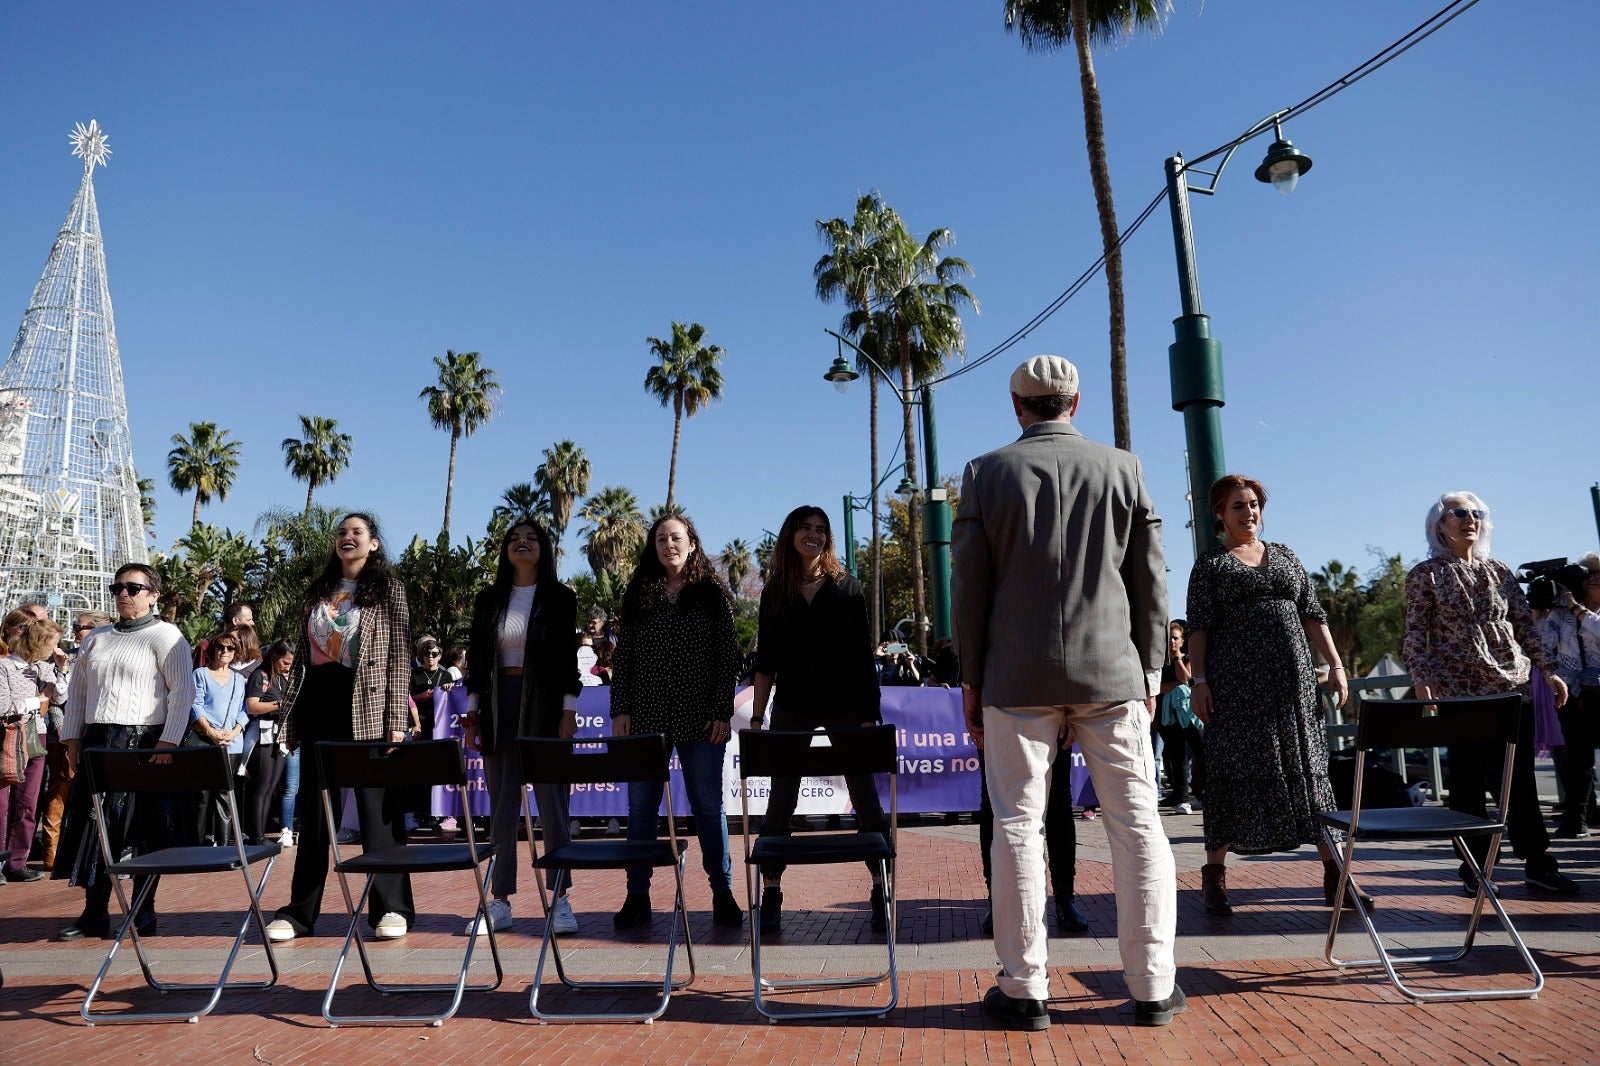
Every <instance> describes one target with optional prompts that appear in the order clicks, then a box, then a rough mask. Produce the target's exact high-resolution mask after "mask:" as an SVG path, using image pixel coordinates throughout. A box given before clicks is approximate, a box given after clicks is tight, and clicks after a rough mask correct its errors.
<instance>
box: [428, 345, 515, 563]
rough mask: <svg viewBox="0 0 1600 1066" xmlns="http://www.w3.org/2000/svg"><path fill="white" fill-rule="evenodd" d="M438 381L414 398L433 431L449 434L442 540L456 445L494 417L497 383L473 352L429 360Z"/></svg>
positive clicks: (447, 519)
mask: <svg viewBox="0 0 1600 1066" xmlns="http://www.w3.org/2000/svg"><path fill="white" fill-rule="evenodd" d="M433 365H434V368H435V370H436V371H437V372H438V381H437V382H435V383H434V384H432V385H428V386H426V387H425V388H424V389H423V390H422V391H421V392H419V393H418V394H417V398H418V399H419V400H426V401H427V402H428V418H429V420H430V421H432V423H433V426H434V428H435V429H442V430H445V431H446V432H448V433H449V434H450V468H449V472H448V473H447V474H446V476H445V484H444V524H443V525H442V526H441V527H440V531H441V532H443V533H444V534H445V535H446V537H448V536H449V533H450V497H451V495H452V493H454V491H455V485H456V445H457V444H458V443H460V441H461V438H462V437H470V436H472V435H473V434H474V433H476V432H478V430H479V429H481V428H482V427H483V425H484V424H485V423H486V422H488V421H489V419H491V418H493V417H494V410H495V405H496V403H497V401H498V399H499V397H500V382H499V380H498V379H497V378H496V377H495V373H494V371H493V370H490V369H489V368H488V367H486V366H484V365H483V363H482V357H481V356H480V355H479V354H478V353H477V352H461V353H457V352H454V351H451V350H449V349H446V350H445V353H444V358H443V359H440V358H439V357H438V356H437V355H436V356H434V357H433Z"/></svg>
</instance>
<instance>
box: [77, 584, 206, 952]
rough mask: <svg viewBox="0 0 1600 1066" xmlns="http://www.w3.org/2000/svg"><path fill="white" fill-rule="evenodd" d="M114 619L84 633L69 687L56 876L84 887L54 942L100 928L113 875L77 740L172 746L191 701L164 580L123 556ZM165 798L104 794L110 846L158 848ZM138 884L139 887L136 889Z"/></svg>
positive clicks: (152, 920)
mask: <svg viewBox="0 0 1600 1066" xmlns="http://www.w3.org/2000/svg"><path fill="white" fill-rule="evenodd" d="M111 594H112V596H113V597H114V598H115V600H116V606H117V621H116V622H115V623H114V624H113V625H109V626H102V627H101V628H99V629H96V630H94V631H92V632H91V633H90V634H89V635H88V637H86V638H85V639H84V641H83V646H82V649H81V650H80V651H79V653H78V662H77V665H76V667H75V668H74V669H73V671H72V681H71V684H70V686H69V688H68V691H67V708H66V720H65V722H64V723H63V725H62V727H61V742H62V743H63V744H64V745H65V746H66V749H67V765H68V768H69V773H70V774H72V775H74V778H75V783H74V787H73V790H72V795H71V797H70V798H69V799H68V801H67V819H66V825H65V826H64V828H63V832H62V842H61V852H60V854H61V856H62V857H64V861H58V862H57V863H56V866H55V876H56V877H71V878H72V880H73V883H74V884H76V885H78V886H79V887H81V888H82V889H83V890H84V900H83V912H82V913H81V914H79V915H78V917H77V919H76V920H74V921H73V923H72V924H71V925H69V926H67V927H66V928H65V929H62V930H61V931H60V932H59V933H57V934H56V939H58V940H80V939H82V938H84V937H90V936H102V937H103V936H106V935H108V934H109V932H110V928H111V920H110V915H109V910H108V904H109V903H110V900H111V880H110V878H108V877H107V876H106V875H105V871H104V870H103V869H102V865H101V860H100V853H99V848H98V847H97V846H96V841H95V833H94V828H93V825H92V819H91V816H90V808H91V803H90V796H89V788H88V785H87V782H86V781H85V779H83V778H80V777H77V776H76V775H77V771H78V766H79V759H80V756H81V754H82V751H83V749H84V748H86V747H88V748H173V747H177V745H178V742H179V741H180V740H182V739H183V734H184V731H185V730H186V729H188V728H189V709H190V707H191V706H193V704H194V667H193V666H192V665H191V663H192V661H193V660H192V653H191V651H190V649H189V642H188V641H187V640H185V639H183V634H182V633H180V632H179V631H178V627H177V626H175V625H173V624H172V623H170V622H164V621H162V620H161V617H160V616H159V615H157V614H156V613H155V609H156V600H157V599H158V598H159V597H160V595H161V578H160V577H159V576H158V575H157V574H156V573H155V571H154V570H151V569H150V568H149V567H148V566H145V565H144V564H143V563H128V564H127V565H125V566H123V567H121V568H120V569H119V570H118V571H117V576H116V579H115V581H114V582H113V583H112V585H111ZM164 799H165V797H161V796H153V795H143V796H138V797H134V796H131V795H112V796H108V797H107V800H108V805H107V815H106V816H107V820H108V822H109V823H110V824H109V825H108V826H107V832H108V834H109V835H110V837H111V847H112V850H113V851H121V850H122V849H123V848H124V847H125V846H131V847H132V848H133V851H134V853H135V854H143V853H145V852H147V851H154V850H157V849H159V848H162V847H165V846H166V845H167V844H168V843H170V841H169V840H168V839H167V838H168V837H169V836H170V830H169V828H168V824H167V821H168V820H167V818H166V817H165V813H166V812H165V810H164V808H165V807H166V806H167V804H166V803H165V802H164ZM135 891H137V886H136V887H135ZM136 922H137V923H138V927H139V931H140V933H141V934H146V933H150V932H152V931H154V929H155V924H156V915H155V893H154V892H153V891H152V893H151V895H150V900H149V903H148V905H147V906H146V908H145V911H144V912H143V913H142V914H140V915H139V916H138V918H137V919H136Z"/></svg>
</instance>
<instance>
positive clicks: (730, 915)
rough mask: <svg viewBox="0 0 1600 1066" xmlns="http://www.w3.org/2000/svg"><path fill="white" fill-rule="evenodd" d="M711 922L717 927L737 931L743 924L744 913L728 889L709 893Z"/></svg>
mask: <svg viewBox="0 0 1600 1066" xmlns="http://www.w3.org/2000/svg"><path fill="white" fill-rule="evenodd" d="M711 920H712V921H713V922H716V923H717V924H718V925H726V926H729V927H730V928H733V929H737V928H739V926H741V925H743V924H744V911H742V910H740V909H739V903H738V901H737V900H735V899H734V898H733V893H732V892H730V891H729V890H728V889H726V888H725V889H723V890H722V891H720V892H713V893H711Z"/></svg>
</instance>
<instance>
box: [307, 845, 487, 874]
mask: <svg viewBox="0 0 1600 1066" xmlns="http://www.w3.org/2000/svg"><path fill="white" fill-rule="evenodd" d="M493 854H494V845H493V844H479V845H478V852H477V855H476V857H474V855H473V852H472V846H471V845H470V844H400V845H397V846H396V847H392V848H379V849H378V850H376V851H366V852H362V853H361V854H360V855H354V856H351V857H350V858H348V859H345V860H344V861H343V862H341V863H339V864H337V865H336V866H335V867H334V869H335V870H336V871H338V872H339V873H348V874H394V873H417V874H425V873H442V872H444V871H447V870H470V869H472V868H473V867H474V866H477V865H478V864H479V863H482V862H485V861H487V860H488V859H489V857H490V856H491V855H493Z"/></svg>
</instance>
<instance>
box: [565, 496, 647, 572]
mask: <svg viewBox="0 0 1600 1066" xmlns="http://www.w3.org/2000/svg"><path fill="white" fill-rule="evenodd" d="M578 517H579V518H581V519H583V521H584V527H583V537H584V545H583V550H584V554H585V555H586V556H588V559H589V567H590V569H592V570H593V571H594V572H595V574H596V576H598V575H599V574H600V573H602V572H603V571H610V572H611V573H613V574H620V573H621V572H622V569H623V567H624V566H625V565H626V564H627V563H628V561H629V559H630V558H631V556H632V555H633V551H634V549H635V548H637V547H638V545H639V542H640V541H641V540H643V539H644V534H645V529H646V523H645V520H644V513H643V512H642V511H640V510H639V498H638V497H637V496H635V495H634V494H633V493H632V492H630V491H629V490H628V489H626V488H623V487H622V486H621V485H607V486H606V487H604V488H602V489H601V490H600V491H599V492H597V493H595V494H594V495H593V496H591V497H589V498H588V499H587V500H585V501H584V504H583V507H582V508H580V509H579V511H578Z"/></svg>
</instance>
